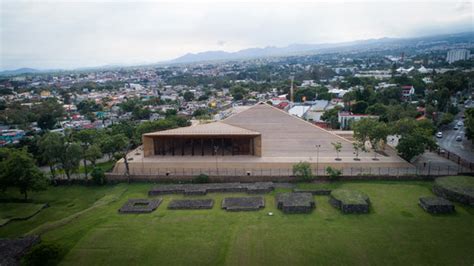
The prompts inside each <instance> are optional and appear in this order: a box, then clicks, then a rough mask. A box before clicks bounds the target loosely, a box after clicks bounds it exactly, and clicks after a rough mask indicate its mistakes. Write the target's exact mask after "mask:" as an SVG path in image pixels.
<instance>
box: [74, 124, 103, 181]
mask: <svg viewBox="0 0 474 266" xmlns="http://www.w3.org/2000/svg"><path fill="white" fill-rule="evenodd" d="M96 136H97V135H96V131H95V130H92V129H84V130H80V131H76V132H74V133H73V135H72V137H73V139H74V140H75V141H77V142H78V143H79V145H80V146H81V150H82V152H81V154H82V162H83V164H84V176H85V178H86V180H87V177H88V171H87V150H88V149H89V147H90V146H91V145H92V144H93V143H94V140H95V139H96Z"/></svg>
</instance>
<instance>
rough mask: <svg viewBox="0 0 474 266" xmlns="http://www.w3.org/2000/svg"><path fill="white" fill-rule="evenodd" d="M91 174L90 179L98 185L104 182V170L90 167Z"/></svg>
mask: <svg viewBox="0 0 474 266" xmlns="http://www.w3.org/2000/svg"><path fill="white" fill-rule="evenodd" d="M91 176H92V181H93V182H94V184H96V185H99V186H100V185H104V184H105V183H106V179H105V173H104V170H103V169H102V168H100V167H94V169H92V173H91Z"/></svg>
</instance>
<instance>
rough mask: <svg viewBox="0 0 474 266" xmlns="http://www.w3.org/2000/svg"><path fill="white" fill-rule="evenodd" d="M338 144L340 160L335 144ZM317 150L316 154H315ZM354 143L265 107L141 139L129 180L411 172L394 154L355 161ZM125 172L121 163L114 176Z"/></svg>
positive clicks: (131, 159)
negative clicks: (302, 165) (306, 168)
mask: <svg viewBox="0 0 474 266" xmlns="http://www.w3.org/2000/svg"><path fill="white" fill-rule="evenodd" d="M334 142H340V143H341V144H342V150H341V151H340V152H339V157H340V158H341V160H335V158H336V156H337V155H336V151H335V150H334V147H333V145H332V144H331V143H334ZM316 147H318V148H316ZM353 152H354V150H353V145H352V142H351V141H349V140H348V139H346V138H343V137H340V136H338V135H336V134H334V133H332V132H330V131H327V130H324V129H321V128H319V127H317V126H315V125H313V124H311V123H309V122H306V121H304V120H302V119H300V118H297V117H295V116H292V115H289V114H288V113H286V112H285V111H282V110H280V109H278V108H275V107H272V106H270V105H268V104H265V103H258V104H256V105H254V106H251V107H249V108H248V109H246V110H243V111H241V112H238V113H235V114H234V115H232V116H230V117H228V118H226V119H224V120H221V121H219V122H212V123H208V124H199V125H194V126H190V127H184V128H178V129H171V130H165V131H159V132H153V133H148V134H144V135H143V146H142V147H139V148H137V149H136V150H134V151H132V152H130V153H129V154H128V155H127V158H128V165H129V169H130V174H131V176H138V177H140V176H147V177H151V178H152V177H153V176H163V175H165V174H166V175H172V176H173V175H176V176H177V177H178V176H196V175H198V174H199V173H205V174H208V175H213V176H216V175H217V176H244V175H245V176H248V175H258V176H268V175H271V176H278V175H281V176H288V175H291V172H292V170H291V169H292V167H293V165H294V164H296V163H298V162H301V161H306V162H309V163H310V164H311V165H312V166H313V167H314V169H319V170H321V171H324V169H325V168H326V167H327V166H332V167H337V168H347V167H349V168H350V167H359V168H360V167H365V168H367V167H369V168H370V167H411V165H410V164H408V163H407V162H406V161H404V160H403V159H401V158H399V157H398V156H397V155H396V152H394V151H391V152H390V151H386V152H385V155H383V156H379V159H378V160H372V158H373V153H361V154H360V155H359V158H360V161H355V160H354V159H353V158H354V153H353ZM124 172H125V163H124V161H123V159H122V160H120V161H118V162H117V164H116V166H115V168H114V173H115V174H123V173H124Z"/></svg>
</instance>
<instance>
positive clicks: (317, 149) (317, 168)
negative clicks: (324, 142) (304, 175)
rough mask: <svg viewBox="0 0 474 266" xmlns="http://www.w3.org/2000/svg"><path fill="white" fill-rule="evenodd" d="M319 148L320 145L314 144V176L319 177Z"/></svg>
mask: <svg viewBox="0 0 474 266" xmlns="http://www.w3.org/2000/svg"><path fill="white" fill-rule="evenodd" d="M319 148H321V144H316V175H319Z"/></svg>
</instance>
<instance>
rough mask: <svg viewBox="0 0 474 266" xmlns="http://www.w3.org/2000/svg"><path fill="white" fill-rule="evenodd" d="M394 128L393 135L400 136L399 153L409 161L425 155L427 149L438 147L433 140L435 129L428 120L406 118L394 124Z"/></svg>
mask: <svg viewBox="0 0 474 266" xmlns="http://www.w3.org/2000/svg"><path fill="white" fill-rule="evenodd" d="M392 128H393V129H392V131H393V133H395V134H397V135H399V136H400V139H399V141H398V145H397V151H398V153H399V154H400V156H401V157H402V158H403V159H405V160H407V161H410V160H411V159H413V157H415V156H417V155H420V154H423V153H424V152H425V150H426V149H434V148H436V146H437V144H436V141H435V140H434V139H433V134H434V130H435V128H434V126H433V124H432V123H431V122H430V121H428V120H425V121H416V120H415V119H408V118H405V119H402V120H400V121H397V122H396V123H394V125H393V126H392Z"/></svg>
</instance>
